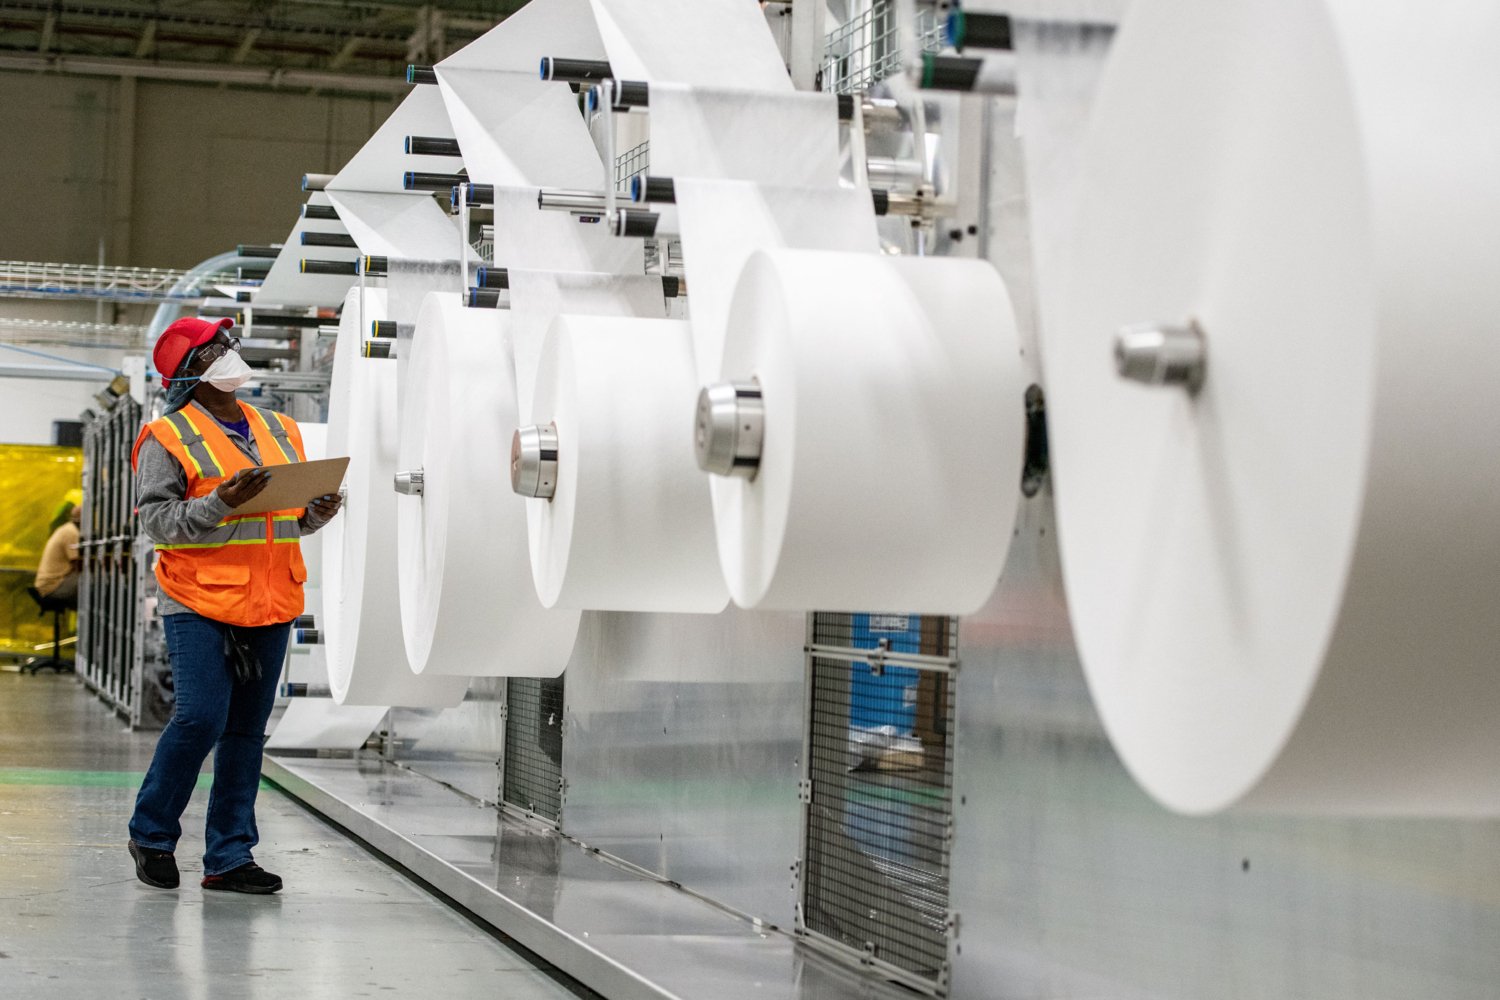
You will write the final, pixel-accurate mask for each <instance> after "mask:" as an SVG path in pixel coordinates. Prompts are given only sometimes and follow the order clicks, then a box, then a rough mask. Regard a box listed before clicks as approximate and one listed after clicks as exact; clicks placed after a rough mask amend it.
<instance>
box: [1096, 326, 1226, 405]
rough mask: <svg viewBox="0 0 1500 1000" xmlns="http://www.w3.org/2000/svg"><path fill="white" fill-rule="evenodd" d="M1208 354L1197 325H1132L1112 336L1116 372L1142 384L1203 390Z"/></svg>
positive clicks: (1191, 390)
mask: <svg viewBox="0 0 1500 1000" xmlns="http://www.w3.org/2000/svg"><path fill="white" fill-rule="evenodd" d="M1207 370H1208V352H1207V348H1206V347H1205V345H1204V341H1203V331H1202V330H1201V329H1199V328H1198V324H1197V323H1191V322H1190V323H1188V324H1187V325H1185V326H1173V325H1170V324H1166V323H1133V324H1131V325H1130V326H1123V327H1121V328H1120V329H1119V330H1118V331H1116V333H1115V371H1117V372H1119V374H1120V377H1121V378H1127V379H1130V380H1131V381H1133V382H1140V383H1142V384H1144V385H1180V386H1182V387H1183V388H1185V389H1187V391H1188V392H1197V391H1198V390H1199V389H1201V388H1202V387H1203V378H1204V376H1205V375H1206V374H1207Z"/></svg>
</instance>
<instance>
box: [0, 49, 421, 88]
mask: <svg viewBox="0 0 1500 1000" xmlns="http://www.w3.org/2000/svg"><path fill="white" fill-rule="evenodd" d="M0 69H15V70H22V71H25V72H33V73H36V72H43V73H45V72H52V73H63V74H71V75H74V76H114V77H136V78H137V79H142V80H192V81H200V82H206V83H223V84H231V85H240V86H245V87H269V88H272V89H282V90H286V89H292V90H301V89H322V90H343V91H353V92H357V93H366V94H404V93H407V92H409V91H410V90H411V87H410V86H409V85H408V84H407V82H406V80H405V79H404V78H402V77H388V76H361V75H358V74H354V73H331V72H329V71H327V70H313V69H272V68H268V67H267V68H263V67H259V66H224V65H215V64H213V63H188V62H141V61H138V60H135V59H107V58H103V57H95V56H59V55H54V56H44V55H39V54H31V53H20V54H0Z"/></svg>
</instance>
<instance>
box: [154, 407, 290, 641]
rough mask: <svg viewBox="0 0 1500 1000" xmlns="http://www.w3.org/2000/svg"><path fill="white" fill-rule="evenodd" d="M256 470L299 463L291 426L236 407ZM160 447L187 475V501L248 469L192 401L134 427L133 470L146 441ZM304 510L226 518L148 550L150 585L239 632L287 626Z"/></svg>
mask: <svg viewBox="0 0 1500 1000" xmlns="http://www.w3.org/2000/svg"><path fill="white" fill-rule="evenodd" d="M240 410H241V412H243V413H244V415H245V419H246V420H248V421H249V422H250V432H251V433H252V434H253V435H255V445H256V447H257V448H258V449H259V450H260V458H261V465H265V466H271V465H289V464H291V463H292V462H305V461H307V455H306V453H305V452H304V451H303V450H302V432H301V431H300V430H298V429H297V422H296V421H295V420H293V419H292V418H291V417H287V416H284V415H282V414H280V413H276V412H274V411H271V410H260V409H257V408H256V407H253V406H251V405H249V404H248V403H245V402H243V401H240ZM148 434H150V435H152V436H153V437H155V438H156V440H157V441H160V442H161V444H162V447H164V448H166V449H167V451H169V452H171V453H172V454H173V455H174V456H175V457H176V459H177V461H179V462H181V463H182V468H183V469H184V470H185V471H186V472H187V497H186V498H185V499H191V498H193V497H201V496H207V495H208V494H210V493H212V492H213V491H214V489H215V488H216V487H217V486H218V485H219V484H220V483H221V482H223V481H224V480H225V479H227V478H229V477H230V476H232V475H234V474H235V473H236V472H238V471H240V470H241V469H249V468H252V467H253V464H252V463H251V461H250V456H248V455H246V454H245V453H244V452H242V451H240V449H239V448H238V447H236V446H235V444H234V443H233V442H232V441H230V440H229V435H228V434H225V433H224V430H223V428H221V427H220V426H219V422H218V421H217V420H215V419H214V418H213V417H212V416H210V415H209V414H208V413H207V411H205V410H203V409H200V408H199V407H198V405H197V404H196V403H192V404H189V405H188V406H186V407H184V408H183V409H181V410H178V411H177V412H176V413H169V414H167V415H166V416H165V417H159V418H158V419H156V420H153V421H151V422H150V423H149V424H147V425H146V426H145V427H143V428H141V433H140V436H139V437H137V438H136V440H135V447H134V448H133V449H132V450H131V453H130V465H131V468H132V469H133V468H135V466H136V462H137V459H138V456H139V455H140V451H141V443H142V442H143V441H145V440H146V435H148ZM303 511H304V508H297V509H295V510H278V511H274V512H272V513H270V514H246V515H242V516H238V517H236V516H235V515H234V513H233V512H231V513H230V515H229V516H228V517H226V518H225V519H224V520H222V521H220V522H219V523H218V525H217V526H216V527H215V528H214V529H213V532H212V534H211V535H210V536H209V537H208V538H206V539H204V540H203V541H201V542H190V543H187V544H182V545H158V546H157V547H156V552H157V559H156V579H157V581H158V582H159V583H160V584H161V589H162V590H164V591H166V592H167V593H168V594H169V595H171V597H172V598H173V599H175V600H177V601H180V602H181V603H182V604H184V605H186V606H187V607H189V608H192V609H193V610H194V611H196V612H198V614H200V615H203V616H204V617H205V618H212V619H213V620H214V621H220V622H224V623H226V624H229V625H243V626H247V627H252V626H259V625H274V624H277V623H279V622H289V621H291V620H292V619H294V618H296V617H297V616H298V615H300V614H301V613H302V583H303V581H305V580H306V579H307V566H306V565H305V564H304V563H303V562H302V546H301V544H300V540H301V537H302V530H301V527H300V526H299V525H298V523H297V521H298V519H299V518H301V516H302V514H303Z"/></svg>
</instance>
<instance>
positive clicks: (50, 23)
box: [36, 10, 57, 52]
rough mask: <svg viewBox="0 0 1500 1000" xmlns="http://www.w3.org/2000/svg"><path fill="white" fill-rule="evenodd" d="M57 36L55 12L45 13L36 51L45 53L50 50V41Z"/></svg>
mask: <svg viewBox="0 0 1500 1000" xmlns="http://www.w3.org/2000/svg"><path fill="white" fill-rule="evenodd" d="M56 36H57V12H56V11H51V10H49V11H47V19H46V20H45V21H43V22H42V40H41V41H39V42H37V45H36V50H37V51H38V52H46V51H47V50H48V49H50V48H52V41H53V39H54V38H55V37H56Z"/></svg>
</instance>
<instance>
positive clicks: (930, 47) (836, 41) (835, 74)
mask: <svg viewBox="0 0 1500 1000" xmlns="http://www.w3.org/2000/svg"><path fill="white" fill-rule="evenodd" d="M896 10H897V8H896V4H895V3H894V2H893V0H873V2H872V3H871V4H870V6H869V7H867V8H865V10H864V11H862V12H861V13H859V14H857V15H856V16H854V17H853V18H850V19H849V20H848V21H846V22H844V23H843V24H841V25H839V27H837V28H835V29H834V30H833V31H830V32H829V33H828V39H827V41H826V42H825V43H824V46H823V89H824V90H825V91H830V92H832V93H835V94H856V93H863V92H864V91H867V90H869V89H870V88H871V87H873V86H875V84H877V83H879V82H880V81H881V80H884V79H885V78H887V77H889V76H893V75H895V74H896V73H899V72H900V71H901V33H900V31H899V30H898V25H897V21H896ZM916 32H917V38H918V40H919V44H920V45H921V47H922V50H923V51H925V52H936V51H938V50H939V49H941V48H942V47H943V26H942V23H941V22H940V21H939V20H938V16H937V14H936V12H934V11H933V10H932V9H930V8H919V9H918V10H917V23H916Z"/></svg>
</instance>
